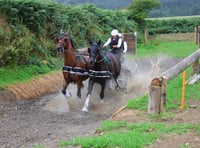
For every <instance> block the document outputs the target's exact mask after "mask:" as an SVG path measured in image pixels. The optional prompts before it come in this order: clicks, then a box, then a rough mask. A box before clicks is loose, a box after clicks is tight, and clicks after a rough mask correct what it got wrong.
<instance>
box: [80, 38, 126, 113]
mask: <svg viewBox="0 0 200 148" xmlns="http://www.w3.org/2000/svg"><path fill="white" fill-rule="evenodd" d="M100 45H101V41H100V40H99V42H98V43H92V42H90V47H89V48H88V52H89V57H90V59H89V61H90V64H91V65H92V67H91V69H90V71H89V74H90V79H89V83H88V92H87V98H86V100H85V104H84V107H83V108H82V111H84V112H88V105H89V99H90V96H91V93H92V88H93V85H94V83H99V84H100V85H101V92H100V98H101V101H102V102H103V99H104V90H105V86H106V81H107V80H108V79H111V77H113V78H114V80H115V82H116V84H117V85H116V88H120V87H119V84H118V80H117V78H118V76H119V74H120V71H121V57H122V52H121V51H120V50H118V51H115V52H114V53H113V52H107V53H106V54H105V55H103V54H101V48H100Z"/></svg>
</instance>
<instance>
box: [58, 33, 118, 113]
mask: <svg viewBox="0 0 200 148" xmlns="http://www.w3.org/2000/svg"><path fill="white" fill-rule="evenodd" d="M100 44H101V41H99V42H98V43H96V42H95V43H92V42H90V47H89V48H88V53H89V56H84V55H80V54H77V53H76V51H75V48H74V45H73V41H72V40H71V38H70V36H69V35H68V34H67V33H62V34H60V36H58V37H57V38H56V49H57V52H63V53H64V54H63V56H64V66H63V69H62V70H63V77H64V82H63V88H62V93H63V94H64V95H66V96H71V94H70V93H69V92H68V91H67V87H68V85H69V84H70V83H74V84H76V85H77V96H78V98H81V88H82V87H83V81H85V80H87V79H88V78H89V83H88V92H87V98H86V99H85V103H84V106H83V108H82V111H84V112H88V104H89V99H90V96H91V93H92V88H93V85H94V83H99V84H100V85H101V92H100V98H101V100H102V101H103V99H104V90H105V86H106V80H107V79H111V77H113V78H114V80H115V82H116V84H117V86H116V88H120V87H119V84H118V81H117V78H118V76H119V74H120V70H121V62H120V60H121V53H120V52H119V53H118V54H113V53H111V52H108V53H106V54H105V55H103V54H102V53H101V48H100Z"/></svg>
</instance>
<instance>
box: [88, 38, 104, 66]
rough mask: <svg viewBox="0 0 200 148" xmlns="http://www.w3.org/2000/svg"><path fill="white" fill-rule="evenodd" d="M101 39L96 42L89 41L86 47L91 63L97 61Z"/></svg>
mask: <svg viewBox="0 0 200 148" xmlns="http://www.w3.org/2000/svg"><path fill="white" fill-rule="evenodd" d="M100 46H101V40H99V41H98V43H96V42H94V43H93V42H91V41H90V47H89V48H88V53H89V62H90V64H91V65H94V64H95V63H96V61H97V58H98V57H99V56H100V55H101V47H100Z"/></svg>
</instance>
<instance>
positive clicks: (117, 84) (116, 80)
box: [114, 78, 120, 90]
mask: <svg viewBox="0 0 200 148" xmlns="http://www.w3.org/2000/svg"><path fill="white" fill-rule="evenodd" d="M114 80H115V83H116V86H115V88H116V89H118V90H119V89H120V86H119V82H118V79H117V78H114Z"/></svg>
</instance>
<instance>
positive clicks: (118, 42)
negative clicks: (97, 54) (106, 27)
mask: <svg viewBox="0 0 200 148" xmlns="http://www.w3.org/2000/svg"><path fill="white" fill-rule="evenodd" d="M118 33H119V32H118V30H117V29H113V30H112V32H111V37H110V38H109V39H108V40H107V42H106V43H105V44H104V45H103V48H106V47H107V46H108V45H110V49H111V51H110V52H112V53H118V52H122V38H120V37H119V36H118Z"/></svg>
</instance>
